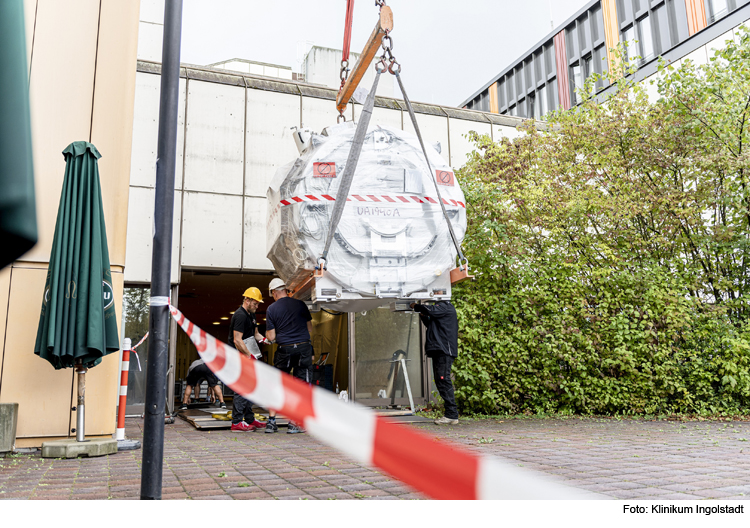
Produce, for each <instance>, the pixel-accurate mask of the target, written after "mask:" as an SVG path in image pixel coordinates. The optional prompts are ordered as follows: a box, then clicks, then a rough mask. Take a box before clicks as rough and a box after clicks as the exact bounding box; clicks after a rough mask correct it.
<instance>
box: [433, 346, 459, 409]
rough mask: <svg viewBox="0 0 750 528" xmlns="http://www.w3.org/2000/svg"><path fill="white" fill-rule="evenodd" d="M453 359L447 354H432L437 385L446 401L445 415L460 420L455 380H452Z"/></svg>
mask: <svg viewBox="0 0 750 528" xmlns="http://www.w3.org/2000/svg"><path fill="white" fill-rule="evenodd" d="M453 359H454V358H452V357H451V356H449V355H447V354H441V353H439V352H438V353H436V354H435V355H434V356H432V375H433V376H434V377H435V386H436V387H437V390H438V392H439V393H440V397H441V398H443V401H445V417H446V418H450V419H451V420H458V407H457V406H456V397H455V395H454V394H453V381H452V380H451V367H452V366H453Z"/></svg>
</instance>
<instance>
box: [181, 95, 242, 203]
mask: <svg viewBox="0 0 750 528" xmlns="http://www.w3.org/2000/svg"><path fill="white" fill-rule="evenodd" d="M187 90H188V104H187V127H186V129H185V130H186V131H185V134H186V138H185V183H184V189H185V190H187V191H203V192H218V193H226V194H237V195H241V194H242V191H243V181H242V174H243V164H244V157H243V149H244V145H245V139H244V133H245V89H244V88H241V87H239V86H228V85H225V84H216V83H209V82H201V81H190V82H188V88H187Z"/></svg>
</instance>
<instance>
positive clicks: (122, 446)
mask: <svg viewBox="0 0 750 528" xmlns="http://www.w3.org/2000/svg"><path fill="white" fill-rule="evenodd" d="M131 343H132V341H131V340H130V338H127V337H126V338H124V339H123V340H122V367H121V369H120V402H119V404H118V406H117V429H116V430H115V440H117V450H118V451H126V450H130V449H138V448H140V447H141V443H140V442H139V441H138V440H128V439H126V438H125V405H126V403H127V400H128V371H129V370H130V350H131Z"/></svg>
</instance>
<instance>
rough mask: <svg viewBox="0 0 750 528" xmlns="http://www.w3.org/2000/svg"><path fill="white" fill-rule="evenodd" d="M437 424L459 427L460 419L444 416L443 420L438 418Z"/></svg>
mask: <svg viewBox="0 0 750 528" xmlns="http://www.w3.org/2000/svg"><path fill="white" fill-rule="evenodd" d="M435 424H437V425H458V418H455V419H454V418H447V417H445V416H443V417H442V418H438V419H437V420H435Z"/></svg>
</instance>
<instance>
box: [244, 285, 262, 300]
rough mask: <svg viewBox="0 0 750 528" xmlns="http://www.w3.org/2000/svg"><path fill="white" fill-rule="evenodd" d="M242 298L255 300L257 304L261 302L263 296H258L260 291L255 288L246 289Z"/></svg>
mask: <svg viewBox="0 0 750 528" xmlns="http://www.w3.org/2000/svg"><path fill="white" fill-rule="evenodd" d="M242 296H243V297H247V298H248V299H255V300H256V301H258V302H263V296H262V295H261V294H260V290H259V289H258V288H256V287H255V286H251V287H250V288H248V289H246V290H245V293H243V294H242Z"/></svg>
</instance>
